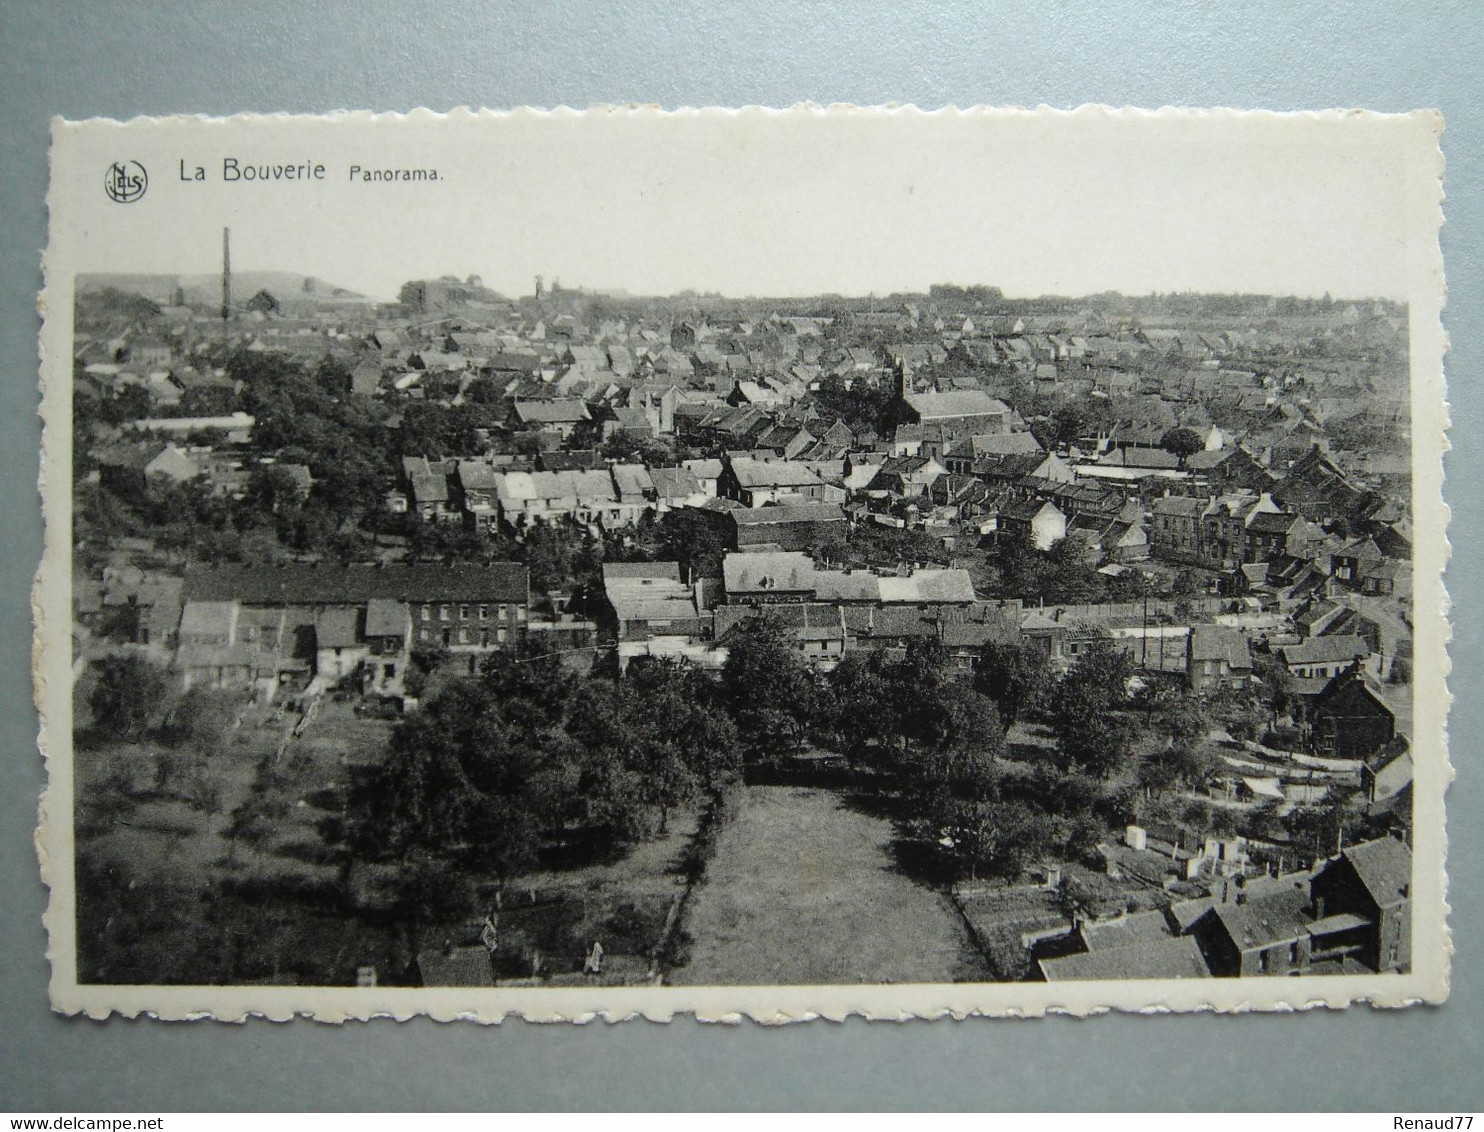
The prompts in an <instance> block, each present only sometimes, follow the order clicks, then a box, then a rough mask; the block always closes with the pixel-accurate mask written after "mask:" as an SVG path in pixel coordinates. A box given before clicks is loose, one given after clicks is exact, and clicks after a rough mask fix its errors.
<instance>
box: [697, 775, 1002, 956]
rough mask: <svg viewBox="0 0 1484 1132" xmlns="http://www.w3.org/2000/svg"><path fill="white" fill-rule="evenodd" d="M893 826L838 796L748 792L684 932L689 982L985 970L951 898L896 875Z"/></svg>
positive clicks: (766, 789)
mask: <svg viewBox="0 0 1484 1132" xmlns="http://www.w3.org/2000/svg"><path fill="white" fill-rule="evenodd" d="M891 841H892V828H891V824H890V823H889V822H887V821H885V820H884V819H882V818H878V817H874V816H872V815H869V814H865V813H861V812H860V811H858V810H855V809H853V808H851V807H850V806H849V805H848V804H847V803H846V802H845V801H844V800H843V799H841V797H840V796H839V795H838V794H835V793H834V792H832V791H828V790H814V789H806V788H800V787H789V786H751V787H748V788H747V791H746V796H745V797H744V799H743V802H742V809H741V813H740V814H739V815H738V816H737V818H736V820H735V821H734V822H733V823H732V824H731V825H729V826H728V827H727V828H726V829H725V830H724V831H723V832H722V835H721V840H720V844H719V845H718V847H717V852H716V856H715V857H714V858H713V859H712V861H711V863H710V865H709V866H708V868H707V871H706V880H705V882H704V883H703V884H701V885H700V886H699V887H698V888H697V889H696V891H695V892H694V893H693V894H692V896H691V899H690V905H689V908H688V909H687V915H686V920H685V924H684V927H685V929H686V930H687V931H688V932H689V933H690V935H691V937H692V939H693V941H694V942H693V945H692V948H691V961H690V963H689V964H688V965H687V966H686V967H684V968H682V969H680V970H677V971H674V972H673V973H672V977H671V980H670V981H672V982H674V983H685V984H701V985H704V984H749V983H751V984H777V983H785V984H789V983H792V984H797V983H880V982H893V983H918V982H932V983H944V982H953V981H955V980H957V981H963V980H980V979H985V978H987V977H988V974H987V972H986V970H985V968H984V966H983V962H982V960H981V959H980V957H979V955H978V953H977V952H975V951H974V950H973V948H972V946H971V945H970V944H969V941H968V938H967V935H966V933H965V931H964V928H963V925H962V922H961V921H960V920H959V918H958V916H957V914H956V913H955V912H954V910H953V908H952V907H951V906H950V905H949V904H948V902H947V900H946V899H944V898H943V897H942V896H940V895H939V894H938V893H936V892H934V891H932V890H931V889H929V888H925V887H923V886H922V885H919V884H917V883H916V882H914V881H912V880H910V879H908V878H907V877H905V876H903V875H901V874H900V873H898V872H897V871H896V870H895V867H894V861H893V856H892V851H891Z"/></svg>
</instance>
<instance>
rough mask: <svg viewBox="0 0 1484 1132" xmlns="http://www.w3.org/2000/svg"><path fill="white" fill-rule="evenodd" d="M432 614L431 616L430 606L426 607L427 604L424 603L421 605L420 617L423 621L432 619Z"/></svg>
mask: <svg viewBox="0 0 1484 1132" xmlns="http://www.w3.org/2000/svg"><path fill="white" fill-rule="evenodd" d="M432 616H433V611H432V609H431V608H429V607H428V606H426V605H425V606H423V607H422V619H423V620H424V621H429V620H431V619H432Z"/></svg>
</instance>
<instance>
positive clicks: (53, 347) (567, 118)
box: [36, 107, 1451, 1021]
mask: <svg viewBox="0 0 1484 1132" xmlns="http://www.w3.org/2000/svg"><path fill="white" fill-rule="evenodd" d="M1440 129H1441V120H1440V119H1439V118H1437V117H1436V116H1435V115H1425V114H1419V115H1380V114H1348V115H1341V114H1303V115H1278V114H1238V113H1235V112H1194V111H1182V112H1161V113H1140V112H1132V111H1129V112H1114V111H1106V110H1099V109H1095V108H1094V109H1091V110H1085V111H1077V112H1071V113H1067V112H1052V111H1014V112H1011V111H1004V112H992V111H978V112H968V111H965V112H957V111H954V112H942V113H936V114H925V113H922V112H918V111H898V110H893V111H886V110H878V111H871V110H829V111H825V110H821V109H818V108H809V107H805V108H797V109H795V110H792V111H779V112H765V111H748V112H740V113H736V112H724V111H706V112H682V113H675V114H665V113H660V112H657V111H643V110H632V109H631V110H606V111H605V110H594V111H587V112H572V111H564V112H555V113H535V112H514V113H510V114H488V113H483V114H470V113H456V114H453V115H447V116H443V115H433V114H426V113H423V114H414V115H410V116H406V117H385V118H377V117H373V116H370V115H347V116H338V117H335V118H318V119H317V118H309V117H305V118H236V119H230V120H220V119H217V120H208V119H199V118H198V119H186V118H180V119H161V120H151V121H136V122H130V123H112V122H101V121H100V122H86V123H64V122H58V123H57V124H56V125H55V127H54V150H53V188H52V197H51V201H50V205H51V224H52V231H51V240H52V243H51V247H50V248H49V250H48V253H47V262H46V267H47V288H46V292H45V295H44V296H43V315H44V318H45V329H44V332H43V354H44V360H43V411H44V416H45V419H46V438H45V449H46V459H45V462H44V476H43V480H44V482H43V492H44V496H45V508H46V516H47V559H46V563H45V565H44V567H43V572H42V575H41V577H40V579H39V582H38V588H37V597H36V602H37V611H38V626H39V627H38V634H37V653H38V658H39V659H38V662H37V673H38V675H37V688H38V704H39V706H40V708H41V710H42V714H43V731H42V744H43V748H44V750H45V751H46V754H47V757H48V764H49V772H50V775H51V785H50V787H49V789H48V792H47V795H46V798H45V799H44V802H43V827H42V830H41V833H40V844H41V847H42V856H43V863H42V871H43V876H44V879H45V880H46V881H47V883H48V885H49V886H50V888H51V893H52V904H51V909H50V911H49V913H48V917H47V923H48V927H49V929H50V931H51V939H52V950H51V959H52V963H53V988H52V993H53V1002H54V1005H56V1007H57V1009H60V1010H64V1011H70V1012H85V1013H88V1014H92V1015H95V1016H101V1015H103V1014H106V1013H108V1012H109V1011H112V1010H117V1011H119V1012H121V1013H139V1012H149V1013H153V1014H158V1015H160V1016H162V1017H188V1016H199V1015H201V1014H210V1015H215V1016H220V1017H240V1016H242V1015H244V1014H247V1013H262V1014H267V1015H269V1016H278V1017H283V1016H288V1015H291V1014H295V1013H298V1014H312V1015H315V1016H318V1017H323V1018H326V1019H329V1020H335V1019H338V1018H347V1017H365V1016H369V1015H372V1014H377V1013H390V1014H394V1015H397V1016H408V1015H411V1014H418V1013H431V1014H433V1015H434V1016H435V1017H440V1018H448V1017H455V1016H464V1017H478V1018H481V1019H485V1020H498V1019H499V1018H500V1017H502V1016H504V1015H505V1014H507V1013H519V1014H522V1015H524V1016H526V1017H532V1018H548V1019H555V1018H559V1017H560V1018H574V1017H586V1016H594V1015H602V1016H608V1017H624V1016H627V1015H631V1014H643V1015H646V1016H649V1017H655V1018H663V1017H668V1016H670V1015H672V1014H674V1013H677V1012H695V1013H697V1014H699V1015H700V1016H702V1017H714V1018H720V1017H737V1016H747V1017H752V1018H755V1019H758V1020H760V1021H782V1020H788V1019H791V1018H799V1017H810V1016H818V1015H824V1016H831V1017H835V1016H842V1015H843V1014H847V1013H863V1014H866V1015H868V1016H871V1017H893V1018H895V1017H933V1016H939V1015H943V1014H955V1015H964V1014H973V1013H984V1014H999V1013H1011V1012H1013V1013H1023V1014H1033V1013H1041V1012H1045V1011H1046V1010H1048V1009H1061V1010H1067V1011H1071V1012H1074V1013H1087V1012H1092V1011H1096V1010H1099V1009H1104V1008H1122V1009H1147V1008H1162V1009H1177V1010H1189V1009H1216V1010H1228V1009H1236V1008H1241V1009H1276V1008H1289V1007H1298V1006H1303V1005H1308V1004H1322V1005H1332V1006H1339V1005H1344V1004H1346V1003H1348V1002H1351V1001H1372V1002H1381V1003H1385V1004H1390V1005H1402V1004H1407V1003H1416V1002H1424V1001H1426V1002H1438V1001H1441V1000H1442V999H1443V998H1444V997H1446V993H1447V954H1448V942H1447V933H1446V924H1445V922H1444V903H1443V887H1444V874H1443V840H1444V837H1443V810H1442V798H1443V791H1444V788H1445V785H1446V783H1447V780H1448V777H1449V775H1450V773H1451V772H1450V770H1449V766H1448V758H1447V750H1446V743H1445V732H1444V717H1445V714H1446V710H1447V703H1448V699H1447V691H1446V687H1445V677H1446V672H1447V657H1446V653H1445V645H1446V641H1447V633H1448V626H1447V621H1446V608H1445V604H1444V597H1443V590H1442V585H1441V572H1442V569H1443V566H1444V563H1445V561H1446V553H1447V548H1446V539H1445V524H1446V514H1447V513H1446V509H1445V508H1444V506H1443V504H1442V501H1441V459H1442V453H1443V451H1444V449H1445V443H1446V441H1445V437H1444V430H1445V428H1446V422H1447V413H1446V405H1445V401H1444V392H1443V378H1442V350H1443V337H1442V331H1441V328H1440V325H1439V321H1438V320H1439V312H1440V310H1441V305H1442V298H1443V280H1442V268H1441V260H1440V258H1439V255H1438V240H1437V231H1438V224H1439V222H1440V215H1441V213H1440V192H1439V183H1438V178H1439V175H1440V172H1441V165H1440V160H1439V158H1438V152H1437V140H1438V133H1439V131H1440Z"/></svg>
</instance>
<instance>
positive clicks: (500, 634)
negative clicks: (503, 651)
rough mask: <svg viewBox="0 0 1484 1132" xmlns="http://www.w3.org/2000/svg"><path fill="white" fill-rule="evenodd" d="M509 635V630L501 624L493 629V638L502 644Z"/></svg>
mask: <svg viewBox="0 0 1484 1132" xmlns="http://www.w3.org/2000/svg"><path fill="white" fill-rule="evenodd" d="M509 636H510V630H508V629H506V628H505V627H504V626H501V627H500V628H499V629H497V630H496V631H495V639H496V640H498V641H499V642H500V643H501V644H502V645H503V644H504V643H505V640H506V638H507V637H509Z"/></svg>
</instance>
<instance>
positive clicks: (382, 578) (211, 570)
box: [185, 562, 529, 605]
mask: <svg viewBox="0 0 1484 1132" xmlns="http://www.w3.org/2000/svg"><path fill="white" fill-rule="evenodd" d="M528 594H529V585H528V581H527V573H526V568H525V567H524V566H522V565H520V564H519V563H516V562H495V563H491V564H490V565H488V566H470V565H456V566H338V565H336V566H329V565H327V566H311V565H305V564H302V563H295V564H293V565H289V566H209V567H208V566H202V567H193V568H192V569H190V570H188V571H187V572H186V576H185V598H186V600H187V601H232V600H236V601H240V602H242V603H243V604H244V605H353V604H359V603H361V602H366V601H371V600H372V599H376V598H381V599H385V600H389V601H407V602H419V601H517V602H523V601H526V600H527V597H528Z"/></svg>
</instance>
